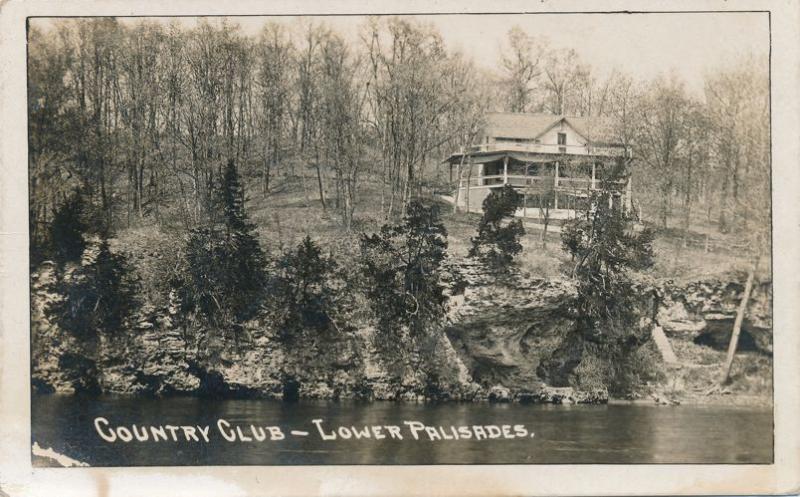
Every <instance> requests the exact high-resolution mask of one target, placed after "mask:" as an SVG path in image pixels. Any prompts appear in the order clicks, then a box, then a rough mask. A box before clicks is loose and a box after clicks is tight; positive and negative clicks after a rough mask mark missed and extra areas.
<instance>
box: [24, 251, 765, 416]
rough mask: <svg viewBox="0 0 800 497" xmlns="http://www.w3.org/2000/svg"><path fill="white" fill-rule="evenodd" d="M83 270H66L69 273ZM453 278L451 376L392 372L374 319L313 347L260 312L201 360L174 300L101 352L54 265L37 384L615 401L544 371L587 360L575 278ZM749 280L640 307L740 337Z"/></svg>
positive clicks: (756, 337) (443, 356)
mask: <svg viewBox="0 0 800 497" xmlns="http://www.w3.org/2000/svg"><path fill="white" fill-rule="evenodd" d="M73 273H74V271H73V270H71V268H65V269H64V270H63V273H62V277H63V278H66V279H68V278H70V277H71V276H70V275H71V274H73ZM445 276H446V278H445V283H446V294H447V296H448V299H449V301H448V304H449V305H448V315H447V320H446V323H444V334H442V335H441V336H440V337H438V338H437V340H438V341H437V343H436V354H437V356H436V357H437V358H438V359H437V360H438V361H440V363H439V366H440V371H439V372H438V374H439V378H437V379H436V380H435V381H431V380H430V379H426V378H425V376H424V375H422V374H420V372H419V371H414V370H413V368H411V369H407V370H406V371H405V372H404V373H397V372H394V373H392V374H390V373H389V371H387V367H388V366H387V365H386V364H383V362H382V359H381V356H380V354H379V353H378V352H377V350H376V349H375V346H374V344H373V343H372V338H373V335H374V330H371V329H370V328H369V327H368V326H363V328H361V329H349V330H347V331H344V332H342V333H341V334H340V335H338V336H336V337H323V338H320V337H317V338H315V337H314V336H311V338H304V339H303V343H302V347H300V346H297V345H291V344H283V343H280V342H279V341H278V340H277V339H276V338H275V337H274V336H273V334H272V333H273V332H271V331H270V325H269V323H260V322H258V321H254V322H251V323H248V324H247V326H246V330H245V331H246V332H245V335H246V340H245V341H244V343H242V344H241V346H240V347H239V348H238V349H236V348H234V347H226V348H225V349H223V350H217V351H215V352H214V353H213V354H206V355H204V356H203V357H200V356H199V355H198V349H203V347H198V345H197V344H194V343H188V342H187V339H186V338H185V337H184V332H183V331H182V328H181V327H180V326H179V325H178V322H177V307H176V306H175V305H172V303H171V301H170V302H167V303H166V304H163V305H162V306H160V307H156V306H153V305H149V304H145V305H144V306H143V307H142V308H141V309H139V310H138V311H137V313H136V315H135V316H133V318H132V319H131V320H130V322H129V323H127V324H126V326H127V329H128V330H130V333H124V334H121V336H120V337H105V336H103V337H100V339H99V342H98V343H97V346H96V348H94V349H92V350H89V349H87V348H86V347H84V346H82V345H81V344H79V343H77V342H76V340H75V338H74V337H72V336H71V335H70V334H69V333H66V332H64V331H63V330H61V329H59V327H58V326H57V325H55V324H54V323H51V322H50V321H49V320H48V316H47V312H46V310H47V308H48V306H49V305H51V304H52V303H54V302H58V300H59V299H60V298H63V297H61V296H59V295H58V294H57V293H56V292H55V291H53V290H52V288H53V282H54V278H55V270H54V267H53V266H52V265H49V264H46V263H45V264H43V265H41V267H40V268H39V269H38V270H37V271H35V272H34V273H33V274H32V281H31V288H32V295H31V297H32V298H31V313H32V315H31V322H32V329H31V334H32V341H33V344H32V362H33V364H32V365H33V368H32V386H33V388H34V390H36V391H41V392H58V393H74V392H76V391H79V390H87V389H96V390H99V391H101V392H108V393H118V394H145V395H168V394H175V393H178V394H195V395H204V394H223V395H230V396H237V395H241V396H248V397H251V396H260V397H267V398H284V399H290V398H325V399H340V398H341V399H346V398H363V399H374V400H400V399H402V400H409V401H419V400H428V399H436V400H447V399H450V400H490V401H496V402H509V401H518V402H548V403H602V402H606V401H607V400H608V392H606V391H601V390H597V391H585V392H584V391H576V390H574V389H572V388H569V387H563V388H556V387H555V386H558V385H564V384H565V383H564V381H562V380H563V378H561V379H560V380H555V379H554V378H555V377H553V378H550V377H543V376H542V374H543V373H542V369H541V368H540V367H539V366H540V365H541V364H542V362H543V360H545V359H548V358H552V357H554V353H555V352H561V353H562V354H561V356H560V357H561V359H559V360H560V361H561V362H563V364H561V366H563V368H562V369H563V370H564V371H565V372H567V373H568V372H569V371H571V369H572V368H573V367H574V366H575V364H572V363H570V362H569V361H570V357H571V356H570V354H572V355H573V356H576V357H579V354H578V355H576V354H577V352H576V351H574V352H575V354H573V353H572V352H569V351H567V352H568V353H567V354H566V355H564V354H563V352H564V350H566V349H565V347H566V346H568V345H569V343H570V340H569V339H567V338H568V337H570V336H573V335H574V333H572V332H573V331H574V330H575V325H574V321H573V318H572V317H571V312H572V311H571V309H570V306H571V303H572V301H573V298H574V296H575V288H574V285H573V283H572V282H571V281H569V280H567V279H550V280H545V279H541V278H536V277H532V276H530V275H526V274H515V275H498V274H496V273H492V272H489V271H488V270H487V269H486V268H485V267H484V266H482V265H480V264H476V263H472V262H471V261H457V262H454V261H449V262H448V265H447V268H446V272H445ZM739 276H740V277H736V278H731V279H729V280H724V279H722V280H715V281H703V282H695V283H691V284H688V285H682V286H677V285H675V284H673V283H671V282H651V283H648V285H650V286H649V287H648V288H643V292H644V291H646V292H650V291H651V290H652V291H653V292H655V293H656V294H658V295H659V296H660V300H661V303H660V307H659V308H658V309H657V312H654V310H653V309H642V310H641V312H640V314H641V315H642V319H641V320H640V322H641V324H640V326H641V329H642V330H644V329H645V328H647V327H649V326H652V325H653V324H654V323H655V324H659V325H661V326H662V327H663V329H664V332H665V333H666V335H667V336H668V337H670V338H671V339H678V340H695V341H697V340H699V339H701V338H703V337H705V336H706V335H709V334H710V335H711V336H714V337H717V339H718V341H719V342H720V343H725V344H727V339H728V337H729V335H730V329H731V328H732V324H733V319H734V318H735V315H736V310H737V307H738V305H739V301H740V299H741V294H742V290H743V287H744V284H743V281H744V275H739ZM771 298H772V295H771V285H770V284H769V283H768V282H767V283H761V284H758V285H756V287H755V288H754V291H753V295H752V298H751V302H750V305H749V306H748V309H747V318H746V319H745V323H744V327H743V329H744V332H745V333H744V334H743V336H744V337H745V338H746V337H750V338H748V340H751V341H752V342H753V343H754V344H755V346H756V347H757V348H758V349H760V350H762V351H771V347H772V334H771V327H772V320H771ZM651 307H652V306H651ZM188 335H189V336H191V335H192V334H191V333H189V334H188ZM565 344H566V345H565ZM745 345H746V344H745ZM568 348H569V347H567V349H568ZM559 364H560V363H559ZM561 366H559V365H558V364H556V369H558V367H561ZM545 369H547V368H545ZM87 373H88V375H89V376H90V379H91V381H87V380H86V376H87ZM561 376H562V377H563V376H564V375H563V374H562V375H561ZM544 382H549V383H551V386H548V385H546V384H545V383H544Z"/></svg>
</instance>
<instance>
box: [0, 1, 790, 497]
mask: <svg viewBox="0 0 800 497" xmlns="http://www.w3.org/2000/svg"><path fill="white" fill-rule="evenodd" d="M772 21H773V19H772V17H771V15H770V12H768V11H716V12H715V11H702V12H689V11H686V12H602V13H601V12H564V13H553V12H550V13H536V12H527V13H513V14H504V13H482V14H475V13H471V14H463V13H439V14H406V13H403V12H399V13H391V12H387V13H385V14H380V15H366V14H364V15H354V14H348V15H324V16H323V15H282V16H268V15H230V16H219V15H208V16H202V15H180V16H178V15H175V16H163V17H158V16H126V15H122V14H120V15H118V16H108V15H102V16H101V15H92V16H77V17H76V16H60V17H59V16H30V17H27V18H26V34H27V40H26V43H27V48H26V50H27V54H26V70H27V74H26V75H25V77H26V79H25V81H26V88H27V102H26V106H27V116H25V115H18V116H16V117H15V119H17V120H20V121H25V122H26V123H27V201H28V205H27V207H28V215H29V218H28V223H27V225H28V232H27V242H28V245H27V247H28V250H27V254H25V255H26V256H27V257H28V270H29V288H24V287H22V288H19V289H18V290H19V292H20V293H26V297H27V296H29V306H30V307H29V314H30V329H29V333H30V334H29V337H30V340H29V348H30V371H29V375H28V380H29V381H28V383H29V387H30V419H29V420H26V422H28V423H29V426H30V461H31V464H32V466H33V467H34V468H53V467H65V466H66V467H71V468H80V467H98V466H101V467H132V466H309V465H311V466H319V465H336V466H338V465H424V466H427V465H523V464H525V465H528V464H536V465H564V464H603V465H618V464H627V465H668V464H670V465H685V464H715V465H717V464H726V465H745V464H746V465H771V464H773V462H774V461H775V449H774V447H775V446H774V444H775V432H774V431H773V427H774V417H773V406H774V404H775V402H774V398H773V386H774V381H773V380H774V374H773V373H774V368H775V364H773V331H774V330H773V269H775V268H774V267H773V255H774V252H773V230H772V227H773V220H772V210H773V201H772V196H771V193H772V188H773V184H774V182H776V181H779V179H777V178H776V177H774V176H773V172H772V171H773V169H772V150H771V143H772V137H771V133H772V127H771V111H772V106H771V87H770V81H771V59H770V54H771V22H772ZM15 78H23V75H22V74H17V75H16V76H15ZM21 80H22V79H20V81H21ZM795 131H796V130H795ZM24 145H25V144H24V143H18V144H17V146H19V147H23V146H24ZM795 167H796V164H795ZM24 260H25V259H24V258H23V259H20V260H19V261H18V262H17V263H16V264H20V265H23V264H24V262H23V261H24ZM784 300H785V299H784ZM783 305H786V302H785V301H784V302H783ZM24 331H25V333H27V332H28V330H27V329H26V330H24ZM779 332H780V333H789V332H791V330H789V329H783V330H780V331H778V330H775V333H776V334H777V333H779ZM18 336H26V335H25V334H23V333H20V334H19V335H18ZM25 344H26V345H28V343H27V342H26V343H25ZM782 357H783V358H784V359H785V358H786V356H782ZM22 400H24V401H25V402H27V399H21V401H22ZM64 471H66V472H67V473H69V472H70V471H74V470H64ZM0 495H6V494H5V493H3V492H0Z"/></svg>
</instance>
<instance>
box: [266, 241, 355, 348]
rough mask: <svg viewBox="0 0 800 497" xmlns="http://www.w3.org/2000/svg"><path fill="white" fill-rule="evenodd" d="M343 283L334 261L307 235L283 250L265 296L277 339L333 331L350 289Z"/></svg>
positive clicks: (288, 339)
mask: <svg viewBox="0 0 800 497" xmlns="http://www.w3.org/2000/svg"><path fill="white" fill-rule="evenodd" d="M344 285H346V281H344V278H343V277H342V275H341V274H340V272H339V266H338V265H337V263H336V261H335V260H334V259H333V258H332V257H329V256H325V255H323V254H322V250H321V249H320V247H319V245H318V244H317V243H315V242H314V241H313V240H311V238H310V237H308V236H306V237H305V238H304V239H303V241H302V242H300V244H299V245H298V246H297V248H296V249H294V250H291V251H289V252H287V253H286V254H285V255H284V256H283V257H282V258H281V259H280V260H279V261H278V264H277V271H276V275H275V278H274V279H273V282H272V285H271V286H270V289H271V292H270V299H269V302H270V314H271V315H272V316H273V317H274V318H275V323H276V328H277V329H278V332H279V336H280V337H281V339H283V340H285V341H291V340H294V339H297V338H299V337H300V336H301V335H303V334H304V333H305V332H307V331H314V332H317V333H326V332H333V331H337V330H338V325H337V323H336V316H337V315H338V314H340V313H341V312H343V310H344V309H345V308H346V307H348V304H347V302H345V300H346V299H347V298H348V295H349V293H350V292H347V291H343V290H342V288H341V287H343V286H344Z"/></svg>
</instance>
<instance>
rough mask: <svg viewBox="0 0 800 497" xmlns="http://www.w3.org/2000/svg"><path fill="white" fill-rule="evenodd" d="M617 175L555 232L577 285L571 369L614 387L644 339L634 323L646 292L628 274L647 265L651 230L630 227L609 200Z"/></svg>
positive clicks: (649, 263)
mask: <svg viewBox="0 0 800 497" xmlns="http://www.w3.org/2000/svg"><path fill="white" fill-rule="evenodd" d="M619 174H620V171H619V170H615V171H612V173H611V174H610V176H609V178H608V179H607V180H606V182H604V185H603V187H602V189H601V190H599V191H596V192H593V193H592V195H591V196H590V203H589V205H590V206H591V209H590V210H588V211H587V212H586V214H585V215H584V216H581V217H579V218H577V219H575V220H572V221H570V222H568V223H566V224H565V225H564V228H563V231H562V235H561V236H562V245H563V247H564V250H565V251H566V252H567V253H569V254H570V255H571V256H572V261H573V263H574V265H573V267H572V275H573V276H574V278H575V280H576V286H577V297H576V299H575V302H574V314H575V318H576V324H577V327H576V336H574V337H572V339H573V340H574V341H575V342H576V344H577V345H576V346H577V348H578V349H580V350H581V351H582V352H581V353H582V357H581V359H580V361H579V363H578V365H577V368H576V370H578V371H579V372H581V371H582V372H583V374H591V375H593V376H595V377H596V379H595V380H593V381H597V382H601V383H602V384H603V385H604V386H607V387H609V388H611V389H617V390H620V389H624V388H626V387H627V385H623V384H622V382H621V381H620V379H621V378H622V377H623V376H624V375H625V365H626V364H627V363H628V362H629V360H630V359H631V358H632V357H633V356H634V354H635V353H636V352H637V350H638V349H639V348H640V346H641V345H643V344H644V343H646V341H647V340H648V339H649V333H647V330H643V329H642V327H641V326H640V319H641V317H642V313H641V311H640V309H642V308H643V305H645V303H644V302H643V299H644V298H648V296H646V295H641V294H640V293H638V292H637V291H636V290H635V289H634V287H633V284H632V280H631V277H630V272H631V271H633V270H641V269H646V268H648V267H651V266H652V264H653V248H652V243H653V232H652V231H651V230H649V229H644V230H642V231H639V232H637V231H635V230H634V228H633V225H632V220H631V218H630V217H629V216H628V215H627V214H626V213H625V212H623V211H622V210H621V209H619V208H617V207H614V206H613V202H610V201H609V199H610V198H611V196H612V195H613V194H614V193H613V187H611V185H613V181H614V180H616V179H618V177H619ZM589 371H591V373H589ZM577 381H578V382H580V381H581V380H580V378H578V379H577Z"/></svg>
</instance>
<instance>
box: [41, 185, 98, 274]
mask: <svg viewBox="0 0 800 497" xmlns="http://www.w3.org/2000/svg"><path fill="white" fill-rule="evenodd" d="M86 209H87V206H86V199H85V198H84V194H83V192H81V191H80V190H76V191H75V192H73V193H72V195H71V196H70V197H69V198H68V199H67V200H66V201H65V202H64V203H63V204H61V205H60V206H59V207H58V209H57V210H56V212H55V214H54V215H53V220H52V221H51V222H50V226H49V229H48V230H47V231H48V242H49V247H50V251H49V252H50V255H51V257H52V258H53V260H55V261H56V262H58V263H64V262H70V261H71V262H75V261H78V260H79V259H80V258H81V255H82V254H83V250H84V249H85V248H86V241H85V240H84V238H83V236H84V234H85V233H86V232H87V231H88V225H87V223H86V220H85V216H86Z"/></svg>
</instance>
